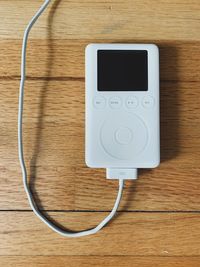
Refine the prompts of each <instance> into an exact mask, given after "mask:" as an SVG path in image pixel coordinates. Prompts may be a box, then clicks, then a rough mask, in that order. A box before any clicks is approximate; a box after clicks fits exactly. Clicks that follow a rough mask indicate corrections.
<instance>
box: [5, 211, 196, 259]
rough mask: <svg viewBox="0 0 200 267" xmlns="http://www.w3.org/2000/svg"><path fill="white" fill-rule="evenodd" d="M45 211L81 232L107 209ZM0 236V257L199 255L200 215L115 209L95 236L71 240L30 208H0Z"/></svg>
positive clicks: (102, 215) (92, 224)
mask: <svg viewBox="0 0 200 267" xmlns="http://www.w3.org/2000/svg"><path fill="white" fill-rule="evenodd" d="M50 215H51V216H52V217H53V218H54V220H56V221H59V223H61V224H63V226H66V227H69V229H73V230H75V229H76V230H81V229H85V228H87V227H92V226H94V225H96V224H97V223H98V222H99V221H100V220H102V218H103V217H105V216H106V213H94V212H92V213H91V212H90V213H87V212H82V213H77V212H76V213H70V212H68V213H50ZM5 222H6V223H5ZM0 240H1V242H0V255H4V256H6V255H7V256H8V255H9V256H11V255H13V256H14V255H23V256H25V255H41V254H42V255H43V256H47V255H51V256H53V255H90V256H92V255H99V256H105V255H107V256H108V255H111V256H114V255H124V256H125V255H132V256H147V255H148V256H166V255H167V256H200V214H199V213H196V214H195V213H194V214H186V213H185V214H184V213H180V214H175V213H169V214H168V213H132V212H131V213H120V214H119V216H117V218H116V220H114V221H113V222H112V223H111V224H109V225H108V226H107V227H105V228H104V229H103V230H102V231H101V232H99V233H98V234H96V235H92V236H88V237H84V238H75V239H74V238H73V239H71V238H64V237H61V236H59V235H58V234H56V233H54V232H52V231H51V230H50V229H48V228H47V227H46V225H44V224H43V223H42V222H40V221H39V220H38V218H37V217H35V216H34V215H33V213H32V212H1V213H0Z"/></svg>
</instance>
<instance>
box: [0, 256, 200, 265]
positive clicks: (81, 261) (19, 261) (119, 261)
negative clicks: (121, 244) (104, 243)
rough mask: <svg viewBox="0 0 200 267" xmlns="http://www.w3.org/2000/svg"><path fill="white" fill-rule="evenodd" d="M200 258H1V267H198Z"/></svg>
mask: <svg viewBox="0 0 200 267" xmlns="http://www.w3.org/2000/svg"><path fill="white" fill-rule="evenodd" d="M199 263H200V257H165V256H163V257H151V256H145V257H141V256H140V257H134V256H117V257H116V256H103V257H98V256H8V257H7V256H3V257H1V266H6V267H27V266H30V264H31V266H32V267H36V266H42V267H51V266H57V267H65V266H68V267H77V266H88V267H89V266H95V267H97V266H98V267H99V266H104V267H111V266H118V267H140V266H143V267H155V266H162V267H171V266H174V267H191V266H193V267H198V266H199Z"/></svg>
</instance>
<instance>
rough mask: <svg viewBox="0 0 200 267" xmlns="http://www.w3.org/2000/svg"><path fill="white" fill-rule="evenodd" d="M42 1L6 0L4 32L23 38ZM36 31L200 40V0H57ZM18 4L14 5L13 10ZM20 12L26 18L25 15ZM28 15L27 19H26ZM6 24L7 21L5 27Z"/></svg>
mask: <svg viewBox="0 0 200 267" xmlns="http://www.w3.org/2000/svg"><path fill="white" fill-rule="evenodd" d="M40 4H41V1H39V0H35V1H31V2H30V1H28V0H23V1H20V0H15V1H7V0H1V16H0V19H1V20H2V21H3V23H2V24H0V38H1V39H2V38H3V39H5V38H6V39H7V38H12V39H18V38H21V37H22V35H23V30H24V28H25V26H26V25H27V23H28V21H29V20H30V17H31V16H33V14H34V12H35V11H36V10H37V9H38V8H39V6H40ZM52 5H53V7H52V9H49V10H50V11H49V12H45V13H44V14H43V16H42V17H41V18H40V20H39V21H38V23H37V26H36V27H35V28H34V29H33V31H32V33H31V36H30V37H31V38H33V39H35V38H36V39H37V38H39V39H46V38H48V35H49V32H50V31H51V30H52V31H51V37H52V38H53V39H77V38H78V39H85V38H87V39H88V38H91V36H92V38H94V39H102V38H103V39H105V38H106V39H107V40H110V39H113V38H115V39H117V40H122V39H123V40H124V39H128V38H129V39H132V40H135V39H136V38H137V39H138V38H142V39H143V38H144V36H145V38H147V39H149V40H154V39H161V40H189V41H191V40H195V41H197V40H200V36H199V26H200V21H199V17H200V14H199V0H190V4H189V5H188V1H187V0H176V2H174V1H173V0H167V1H156V0H151V3H150V4H149V1H147V0H143V1H140V0H136V1H134V3H133V1H132V0H127V1H121V0H108V1H99V0H94V1H88V0H85V1H79V0H74V1H70V2H68V1H56V2H54V3H52ZM13 10H15V11H14V12H13ZM20 18H21V19H20ZM22 18H23V19H22ZM5 25H6V27H5Z"/></svg>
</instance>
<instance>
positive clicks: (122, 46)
mask: <svg viewBox="0 0 200 267" xmlns="http://www.w3.org/2000/svg"><path fill="white" fill-rule="evenodd" d="M85 49H86V51H87V50H91V49H94V50H99V49H138V50H141V49H145V50H158V49H159V48H158V46H157V45H156V44H144V43H141V44H140V43H132V44H130V43H108V44H107V43H90V44H88V45H87V46H86V48H85Z"/></svg>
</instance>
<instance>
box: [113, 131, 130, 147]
mask: <svg viewBox="0 0 200 267" xmlns="http://www.w3.org/2000/svg"><path fill="white" fill-rule="evenodd" d="M115 139H116V141H117V142H118V143H119V144H121V145H128V144H129V143H130V142H131V141H132V139H133V132H132V131H131V130H130V129H129V128H127V127H121V128H119V129H118V130H117V131H116V132H115Z"/></svg>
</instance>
